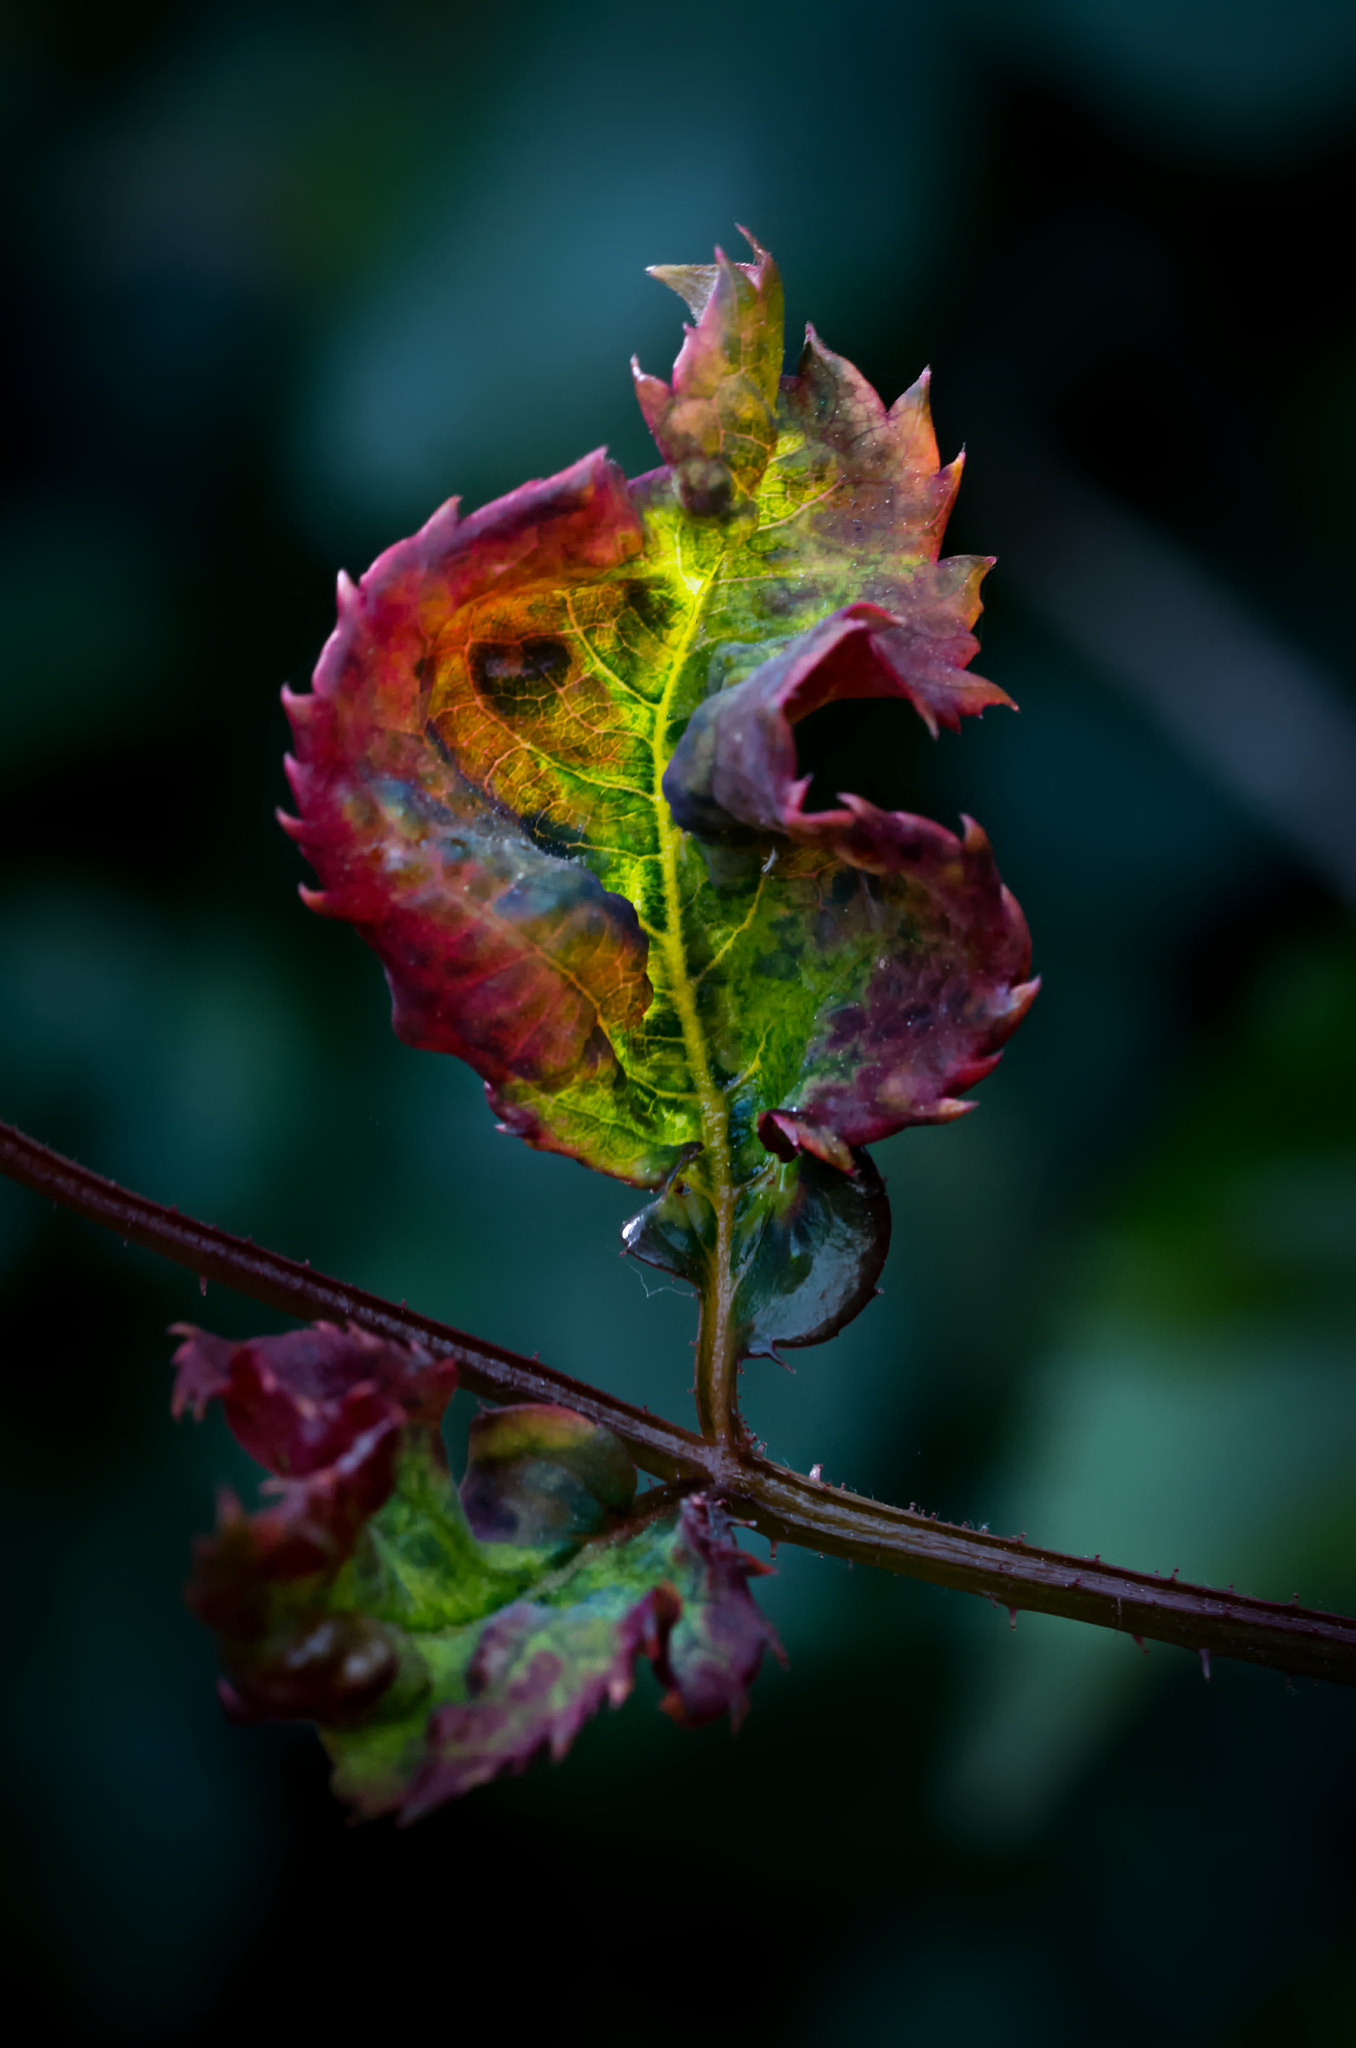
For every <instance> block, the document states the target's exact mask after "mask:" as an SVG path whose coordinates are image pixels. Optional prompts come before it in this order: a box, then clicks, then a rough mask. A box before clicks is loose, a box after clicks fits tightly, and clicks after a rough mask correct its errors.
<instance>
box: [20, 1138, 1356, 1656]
mask: <svg viewBox="0 0 1356 2048" xmlns="http://www.w3.org/2000/svg"><path fill="white" fill-rule="evenodd" d="M0 1172H3V1173H5V1174H7V1175H8V1176H9V1178H10V1179H11V1180H16V1181H20V1182H22V1184H23V1185H24V1186H25V1187H30V1188H33V1189H34V1190H35V1191H36V1192H37V1193H39V1194H43V1195H46V1196H48V1197H49V1199H51V1200H52V1201H54V1202H60V1203H61V1204H62V1205H63V1206H64V1207H66V1208H68V1209H73V1210H75V1212H76V1213H77V1215H81V1216H85V1217H88V1218H89V1219H90V1221H91V1222H94V1223H100V1224H102V1225H103V1226H104V1227H105V1228H106V1229H108V1230H112V1231H114V1232H116V1233H117V1235H118V1236H120V1237H122V1238H124V1239H126V1240H128V1241H129V1242H131V1243H135V1244H140V1245H145V1246H146V1247H147V1248H148V1249H149V1250H151V1251H155V1252H160V1253H161V1254H163V1256H164V1257H166V1258H169V1259H173V1260H175V1261H176V1262H177V1263H178V1264H179V1265H181V1266H188V1267H189V1268H190V1269H191V1270H192V1271H193V1272H195V1273H198V1274H200V1275H201V1276H202V1277H203V1278H204V1279H207V1280H216V1281H219V1282H220V1283H221V1284H222V1285H223V1286H226V1287H232V1288H234V1289H236V1291H237V1292H239V1293H241V1294H246V1295H249V1296H250V1297H251V1298H252V1299H253V1300H255V1301H261V1302H264V1303H266V1304H267V1306H268V1307H270V1308H275V1309H281V1310H283V1311H284V1312H285V1313H286V1314H287V1315H290V1316H296V1317H297V1318H299V1319H300V1320H302V1321H307V1322H309V1321H313V1320H315V1319H317V1318H320V1317H324V1318H326V1319H328V1320H331V1321H341V1322H342V1321H351V1322H354V1323H358V1324H360V1325H361V1327H362V1328H363V1329H366V1330H374V1331H376V1332H378V1333H379V1334H381V1335H382V1336H387V1337H394V1338H397V1339H403V1340H406V1341H409V1340H411V1339H413V1340H416V1341H418V1342H422V1343H424V1344H431V1345H432V1346H433V1347H435V1348H436V1349H437V1350H438V1351H439V1352H450V1353H452V1354H453V1355H454V1356H455V1357H456V1360H457V1365H458V1370H459V1373H460V1376H461V1383H462V1385H463V1386H464V1387H466V1388H468V1389H469V1391H470V1392H471V1393H473V1394H479V1395H481V1396H483V1397H484V1398H485V1399H487V1400H491V1401H558V1402H561V1403H562V1404H564V1405H565V1406H567V1407H570V1408H574V1409H577V1410H578V1411H579V1413H580V1414H583V1415H587V1416H589V1417H590V1419H591V1420H593V1421H596V1422H601V1423H603V1424H605V1425H606V1426H607V1428H609V1429H611V1430H612V1431H614V1432H615V1434H616V1435H617V1436H619V1437H620V1438H621V1439H622V1441H623V1442H624V1443H625V1444H627V1445H628V1447H629V1448H630V1451H631V1453H632V1456H633V1457H634V1458H635V1460H636V1463H637V1464H638V1465H639V1466H640V1467H641V1468H642V1470H644V1471H646V1472H650V1473H652V1474H654V1475H655V1477H657V1478H659V1479H663V1480H668V1481H686V1482H688V1483H689V1484H691V1485H697V1486H703V1487H706V1488H709V1489H710V1490H712V1491H714V1492H719V1493H720V1494H721V1495H722V1497H723V1498H724V1499H725V1500H726V1501H727V1502H728V1503H729V1505H730V1506H731V1507H732V1508H733V1509H734V1510H735V1512H736V1513H741V1514H743V1515H745V1516H746V1517H747V1518H748V1520H749V1521H750V1522H752V1524H753V1525H754V1527H755V1528H757V1529H759V1530H760V1531H761V1532H762V1534H763V1535H765V1536H768V1537H770V1538H772V1539H773V1540H774V1541H775V1542H780V1543H796V1544H801V1545H803V1546H804V1547H805V1548H807V1549H810V1550H818V1551H824V1552H827V1553H829V1554H831V1555H832V1556H834V1557H844V1558H849V1559H852V1560H854V1561H856V1562H860V1563H863V1564H871V1565H876V1566H879V1567H880V1568H881V1569H882V1570H884V1571H894V1572H903V1573H906V1574H907V1575H908V1576H910V1577H912V1578H918V1579H927V1580H929V1581H930V1582H931V1583H932V1584H934V1585H938V1586H952V1587H955V1588H957V1589H958V1590H959V1591H961V1592H965V1593H977V1594H979V1595H981V1596H982V1597H986V1598H988V1599H990V1600H992V1601H994V1602H995V1603H996V1604H997V1605H998V1606H1000V1607H1002V1608H1012V1609H1017V1608H1027V1609H1033V1610H1035V1611H1038V1612H1040V1613H1045V1614H1062V1615H1065V1616H1067V1617H1068V1618H1069V1619H1070V1620H1073V1621H1088V1622H1095V1623H1097V1624H1098V1625H1099V1626H1101V1627H1103V1628H1112V1629H1119V1630H1121V1631H1122V1632H1123V1633H1124V1634H1126V1635H1128V1636H1148V1637H1152V1638H1153V1639H1154V1640H1155V1641H1158V1642H1164V1643H1176V1644H1178V1645H1180V1646H1181V1647H1182V1648H1184V1649H1190V1650H1197V1651H1201V1650H1204V1651H1206V1652H1208V1653H1209V1654H1210V1655H1212V1656H1222V1657H1238V1658H1242V1659H1243V1660H1245V1661H1246V1662H1248V1663H1251V1664H1266V1665H1270V1666H1272V1667H1273V1668H1274V1669H1276V1670H1279V1671H1284V1672H1287V1673H1289V1674H1291V1675H1293V1676H1295V1677H1311V1678H1326V1679H1331V1680H1333V1681H1335V1682H1336V1683H1337V1684H1339V1685H1356V1620H1349V1619H1347V1618H1345V1617H1343V1616H1341V1615H1334V1614H1323V1613H1320V1612H1318V1611H1316V1610H1315V1609H1312V1608H1306V1607H1300V1606H1298V1605H1297V1604H1293V1603H1292V1604H1290V1605H1281V1604H1279V1603H1277V1602H1274V1601H1269V1600H1254V1599H1250V1598H1248V1597H1247V1596H1246V1595H1244V1594H1239V1593H1233V1592H1228V1593H1221V1592H1218V1591H1217V1590H1216V1589H1215V1588H1214V1587H1211V1586H1191V1585H1184V1584H1182V1582H1181V1581H1180V1580H1178V1579H1175V1578H1174V1579H1163V1578H1161V1577H1159V1576H1158V1575H1157V1574H1154V1573H1149V1572H1134V1571H1126V1570H1124V1569H1123V1568H1121V1567H1119V1566H1116V1565H1106V1564H1102V1563H1101V1562H1100V1561H1094V1562H1092V1563H1089V1562H1088V1560H1087V1559H1086V1558H1080V1557H1066V1556H1064V1555H1062V1554H1061V1553H1060V1552H1059V1551H1055V1550H1041V1549H1038V1548H1036V1547H1035V1546H1033V1545H1030V1544H1027V1543H1024V1542H1023V1541H1022V1540H1021V1539H1020V1538H1018V1537H1004V1536H991V1535H989V1534H988V1533H987V1532H986V1531H983V1530H973V1529H958V1528H956V1527H955V1526H954V1525H953V1524H950V1523H947V1522H939V1521H936V1520H934V1519H932V1518H931V1517H929V1516H926V1515H920V1514H914V1513H909V1512H906V1511H905V1510H904V1509H903V1508H896V1507H889V1506H885V1505H882V1504H881V1503H880V1502H878V1501H872V1500H865V1499H863V1498H862V1497H861V1496H860V1495H857V1494H852V1493H848V1492H846V1491H840V1490H839V1489H838V1488H836V1487H833V1486H829V1485H826V1484H824V1483H823V1482H822V1481H819V1480H815V1479H807V1478H804V1477H802V1476H801V1474H800V1473H798V1472H791V1471H788V1470H787V1469H786V1468H785V1467H783V1466H779V1465H772V1464H769V1463H768V1462H767V1460H766V1459H763V1458H757V1457H754V1456H753V1455H751V1454H749V1453H743V1454H741V1453H739V1452H738V1451H736V1450H734V1449H732V1448H731V1447H729V1446H727V1445H722V1444H713V1443H709V1442H706V1441H704V1440H703V1439H702V1438H701V1437H699V1436H696V1435H694V1434H693V1433H692V1432H691V1431H690V1430H686V1429H681V1428H679V1426H678V1425H677V1424H676V1423H673V1422H665V1421H663V1420H662V1419H661V1418H660V1417H658V1416H654V1415H651V1414H650V1413H649V1412H648V1411H647V1410H645V1409H643V1408H636V1407H633V1406H632V1404H631V1403H630V1402H629V1401H621V1400H618V1399H617V1398H616V1397H615V1396H614V1395H611V1394H603V1393H599V1392H598V1391H596V1390H595V1389H594V1388H592V1387H587V1386H584V1385H583V1384H582V1383H581V1382H580V1381H578V1380H572V1379H570V1378H569V1377H568V1376H567V1375H566V1374H565V1373H561V1372H554V1371H552V1369H551V1368H550V1367H549V1366H545V1365H541V1364H539V1363H538V1362H537V1360H536V1359H532V1358H522V1357H520V1356H519V1355H518V1354H517V1353H516V1352H512V1351H505V1350H502V1349H501V1348H500V1347H499V1346H498V1345H496V1344H486V1343H484V1342H482V1341H481V1339H480V1338H478V1337H468V1336H467V1335H466V1334H465V1333H464V1332H463V1331H461V1330H454V1329H450V1328H449V1327H448V1326H447V1324H445V1323H438V1322H435V1321H434V1320H433V1319H432V1317H430V1316H421V1315H417V1314H415V1313H414V1312H413V1311H412V1310H410V1309H406V1308H404V1307H397V1305H396V1304H395V1303H394V1302H389V1301H383V1300H382V1299H381V1298H380V1296H378V1295H373V1294H365V1293H364V1292H363V1291H362V1289H361V1288H358V1287H348V1286H346V1285H345V1284H344V1282H343V1281H341V1280H331V1279H327V1278H326V1277H325V1275H324V1274H321V1273H315V1272H312V1270H311V1268H310V1266H308V1265H299V1264H298V1263H297V1262H296V1260H294V1259H286V1258H283V1257H282V1256H281V1255H280V1254H279V1253H277V1252H270V1251H265V1250H263V1249H262V1248H261V1247H260V1246H258V1245H255V1244H251V1243H250V1242H249V1240H248V1239H246V1238H239V1237H232V1236H230V1235H229V1234H228V1233H227V1232H226V1231H224V1230H216V1229H214V1228H213V1227H212V1226H211V1225H210V1224H207V1223H197V1222H194V1221H193V1220H192V1218H190V1217H187V1216H181V1215H180V1214H179V1212H178V1211H177V1210H175V1209H165V1208H162V1207H161V1205H160V1204H159V1203H158V1202H152V1201H150V1200H148V1199H147V1198H146V1196H144V1195H134V1194H129V1193H128V1192H127V1190H126V1189H125V1188H121V1187H119V1186H118V1185H117V1183H116V1182H114V1181H110V1180H105V1179H104V1178H103V1176H102V1175H100V1174H97V1173H91V1172H90V1171H89V1170H88V1169H87V1168H86V1167H83V1166H77V1165H76V1164H75V1162H74V1161H73V1160H70V1159H64V1158H62V1156H61V1155H60V1153H57V1152H52V1151H49V1150H48V1148H47V1147H46V1146H45V1145H40V1144H38V1143H37V1141H36V1140H35V1139H33V1138H29V1137H26V1136H25V1135H24V1133H23V1132H22V1131H17V1130H15V1129H14V1128H13V1127H12V1126H11V1125H9V1124H0Z"/></svg>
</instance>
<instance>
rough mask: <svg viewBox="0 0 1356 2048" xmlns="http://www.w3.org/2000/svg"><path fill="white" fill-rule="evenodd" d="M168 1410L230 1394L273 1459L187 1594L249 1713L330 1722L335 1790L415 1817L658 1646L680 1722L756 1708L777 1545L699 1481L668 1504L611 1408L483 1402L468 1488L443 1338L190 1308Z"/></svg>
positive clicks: (568, 1734)
mask: <svg viewBox="0 0 1356 2048" xmlns="http://www.w3.org/2000/svg"><path fill="white" fill-rule="evenodd" d="M179 1334H180V1335H181V1336H182V1337H183V1338H184V1342H183V1343H182V1344H181V1346H180V1348H179V1351H178V1352H177V1353H176V1357H175V1364H176V1367H177V1381H176V1388H175V1397H174V1407H175V1412H176V1413H182V1412H183V1410H184V1409H185V1408H186V1407H191V1408H192V1409H193V1410H194V1411H195V1412H196V1413H197V1414H199V1415H201V1414H202V1412H203V1409H204V1407H205V1406H206V1404H207V1403H208V1402H209V1401H211V1400H214V1399H219V1400H220V1401H221V1403H222V1406H223V1408H224V1411H225V1414H226V1417H227V1420H228V1422H229V1423H230V1425H231V1428H232V1429H233V1431H234V1432H235V1435H236V1436H237V1438H238V1439H239V1440H240V1442H241V1443H242V1444H243V1445H244V1446H245V1448H246V1449H247V1450H248V1451H250V1453H251V1454H252V1455H253V1456H254V1457H255V1458H257V1459H258V1460H259V1462H260V1463H261V1464H263V1465H264V1466H265V1467H266V1468H267V1470H268V1471H269V1472H271V1473H272V1474H273V1475H274V1476H273V1478H272V1479H271V1480H269V1481H267V1482H266V1483H265V1488H264V1491H265V1494H266V1495H271V1496H272V1500H271V1502H270V1504H269V1505H267V1506H265V1507H264V1508H263V1509H262V1510H261V1511H260V1512H257V1513H255V1514H247V1513H245V1512H244V1510H243V1509H242V1508H241V1506H240V1505H239V1503H238V1502H237V1501H235V1500H234V1499H233V1498H232V1497H231V1496H229V1495H227V1496H223V1498H222V1501H221V1504H220V1510H219V1516H218V1526H217V1529H216V1532H215V1534H214V1535H213V1536H211V1537H207V1538H203V1539H201V1540H200V1541H199V1543H198V1544H197V1546H196V1556H195V1566H194V1574H193V1580H192V1583H191V1585H190V1587H189V1601H190V1604H191V1605H192V1607H193V1608H194V1610H195V1611H196V1613H197V1614H198V1615H199V1616H200V1618H201V1619H202V1620H204V1621H205V1622H207V1623H208V1625H209V1626H210V1627H211V1628H212V1629H213V1630H214V1632H215V1633H216V1635H217V1638H218V1641H219V1644H220V1648H221V1654H222V1660H223V1664H224V1666H225V1673H226V1675H225V1676H224V1677H223V1679H222V1681H221V1688H220V1689H221V1696H222V1700H223V1703H224V1705H225V1706H226V1708H227V1710H228V1712H230V1713H231V1714H232V1716H233V1717H234V1718H236V1719H239V1720H257V1719H263V1718H270V1717H281V1718H301V1719H309V1720H314V1721H316V1722H318V1723H319V1724H320V1727H321V1732H322V1735H323V1738H324V1741H325V1745H326V1747H327V1749H328V1750H329V1752H330V1755H331V1757H332V1758H333V1760H334V1764H335V1788H336V1790H337V1791H338V1792H339V1793H340V1794H341V1795H342V1796H343V1797H344V1798H345V1799H347V1800H348V1801H350V1802H351V1804H352V1805H353V1806H354V1807H355V1808H356V1809H357V1811H358V1812H359V1813H362V1814H367V1815H371V1814H378V1813H395V1814H397V1815H398V1816H399V1817H400V1819H401V1820H403V1821H410V1820H415V1819H418V1818H419V1817H420V1816H421V1815H423V1814H425V1813H427V1812H429V1811H430V1810H431V1809H432V1808H433V1807H435V1806H438V1805H441V1804H442V1803H443V1802H444V1801H445V1800H447V1799H450V1798H454V1797H456V1796H457V1795H459V1794H460V1793H463V1792H466V1791H469V1790H471V1789H472V1788H473V1787H474V1786H476V1785H480V1784H483V1783H485V1782H486V1781H487V1780H488V1779H491V1778H494V1777H497V1776H499V1775H501V1774H503V1773H504V1772H512V1771H521V1770H523V1769H525V1768H526V1766H527V1765H528V1763H529V1762H530V1761H531V1760H532V1758H533V1757H534V1756H536V1755H537V1754H539V1753H540V1752H541V1751H543V1750H547V1751H549V1752H550V1754H551V1755H552V1756H553V1757H556V1758H559V1757H560V1756H562V1755H563V1754H564V1753H565V1751H566V1750H567V1749H568V1748H569V1746H570V1744H571V1742H572V1741H573V1739H574V1737H575V1735H576V1734H577V1733H578V1731H579V1729H580V1727H581V1726H582V1725H583V1723H584V1721H585V1720H586V1719H587V1718H588V1717H589V1716H590V1715H591V1714H593V1713H595V1712H596V1711H597V1710H598V1708H599V1707H600V1706H601V1705H602V1704H603V1703H604V1702H605V1701H606V1702H608V1703H610V1704H611V1705H612V1706H619V1705H620V1704H621V1703H622V1701H623V1700H624V1699H625V1698H626V1697H627V1696H628V1694H629V1693H630V1691H631V1688H632V1684H633V1680H634V1669H635V1661H636V1658H637V1657H638V1656H646V1657H648V1658H649V1659H650V1661H651V1663H652V1665H653V1667H654V1669H655V1671H656V1673H657V1675H658V1676H659V1678H660V1680H661V1682H662V1684H663V1686H664V1688H665V1692H664V1697H663V1700H662V1705H663V1707H664V1709H665V1711H666V1712H667V1713H669V1714H670V1715H671V1716H672V1718H673V1719H675V1720H676V1721H678V1722H680V1723H684V1724H687V1725H698V1724H700V1723H702V1722H706V1721H710V1720H714V1719H716V1718H718V1717H719V1716H720V1715H723V1714H728V1715H729V1716H730V1717H731V1720H732V1722H733V1723H734V1724H735V1725H736V1726H737V1725H738V1723H739V1721H740V1720H741V1719H742V1717H743V1714H744V1712H745V1710H746V1707H747V1700H748V1688H749V1686H750V1685H751V1684H752V1682H753V1679H754V1678H755V1676H756V1675H757V1672H758V1668H759V1665H760V1664H761V1662H762V1658H763V1655H764V1652H765V1651H766V1650H767V1649H769V1648H771V1649H772V1650H773V1651H774V1652H775V1653H776V1654H778V1655H780V1654H781V1653H780V1647H779V1645H778V1644H777V1641H776V1637H775V1636H774V1634H773V1632H772V1630H771V1628H770V1627H769V1625H768V1623H767V1622H766V1621H765V1620H764V1619H763V1617H762V1615H761V1614H760V1613H759V1611H758V1609H757V1607H756V1606H755V1604H754V1602H753V1600H752V1598H751V1596H750V1594H749V1592H748V1585H747V1582H748V1580H749V1579H750V1578H752V1577H755V1576H757V1575H758V1574H760V1573H762V1572H765V1571H766V1570H767V1567H766V1566H765V1565H762V1564H760V1563H759V1562H758V1561H757V1559H755V1558H752V1557H750V1556H749V1555H748V1554H747V1553H746V1552H744V1551H742V1550H740V1549H739V1547H738V1545H737V1544H735V1543H734V1542H733V1541H732V1540H731V1538H730V1531H729V1525H728V1522H727V1519H726V1517H725V1516H724V1514H723V1513H722V1511H721V1510H720V1508H719V1507H718V1506H717V1505H716V1504H715V1503H713V1502H710V1501H707V1500H706V1499H704V1498H703V1497H702V1496H700V1495H690V1496H689V1497H688V1498H686V1499H684V1500H681V1501H677V1502H672V1501H667V1502H666V1503H665V1504H664V1505H663V1506H661V1508H660V1509H659V1510H658V1511H655V1510H649V1511H647V1509H646V1502H645V1497H644V1496H641V1497H640V1499H639V1500H637V1499H636V1498H635V1491H636V1471H635V1467H634V1465H633V1464H632V1462H631V1460H630V1457H629V1456H628V1454H627V1452H626V1451H625V1449H624V1448H623V1446H622V1445H621V1444H620V1443H619V1442H618V1441H617V1439H616V1438H615V1437H613V1436H612V1435H611V1434H610V1433H609V1432H608V1431H607V1430H605V1429H602V1428H599V1427H597V1426H596V1425H594V1424H592V1423H589V1422H587V1421H586V1420H585V1419H584V1418H583V1417H582V1416H579V1415H576V1414H574V1413H573V1412H572V1411H570V1410H569V1409H564V1408H556V1407H547V1406H530V1407H518V1408H502V1409H499V1410H497V1411H495V1412H493V1413H491V1414H487V1415H482V1416H481V1417H480V1418H479V1419H478V1421H477V1422H475V1423H473V1424H472V1429H471V1444H470V1458H469V1463H468V1467H467V1472H466V1476H465V1477H464V1479H463V1480H462V1484H461V1488H460V1492H458V1490H457V1489H456V1488H455V1487H454V1486H453V1485H452V1482H451V1479H450V1478H449V1476H448V1472H447V1467H446V1462H445V1458H444V1455H443V1450H442V1444H441V1439H440V1436H439V1433H438V1424H439V1421H440V1419H441V1414H442V1410H443V1408H444V1406H445V1404H446V1402H447V1400H448V1399H449V1398H450V1396H451V1393H452V1391H453V1389H454V1387H455V1384H456V1374H455V1371H454V1370H453V1368H452V1366H451V1364H450V1362H449V1361H447V1360H434V1359H431V1358H429V1357H428V1356H427V1355H426V1354H424V1353H422V1352H419V1351H417V1350H415V1349H413V1348H407V1347H405V1346H403V1345H398V1344H391V1343H384V1342H382V1341H380V1340H378V1339H376V1338H373V1337H369V1336H366V1335H365V1334H364V1333H363V1332H362V1331H359V1330H355V1329H350V1330H339V1329H336V1328H334V1327H332V1326H329V1325H326V1324H323V1323H322V1324H318V1325H316V1327H315V1328H314V1329H312V1330H303V1331H299V1332H297V1333H295V1334H294V1335H291V1336H284V1337H263V1338H257V1339H255V1340H253V1341H252V1342H249V1343H244V1344H231V1343H228V1342H227V1341H225V1340H224V1339H222V1338H219V1337H213V1336H211V1335H209V1334H208V1333H207V1332H205V1331H201V1330H196V1329H193V1328H191V1327H190V1326H187V1325H185V1326H182V1327H181V1329H180V1332H179Z"/></svg>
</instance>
